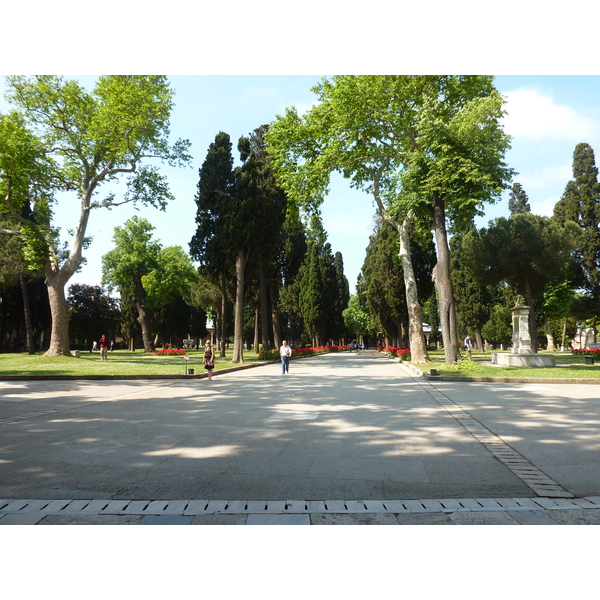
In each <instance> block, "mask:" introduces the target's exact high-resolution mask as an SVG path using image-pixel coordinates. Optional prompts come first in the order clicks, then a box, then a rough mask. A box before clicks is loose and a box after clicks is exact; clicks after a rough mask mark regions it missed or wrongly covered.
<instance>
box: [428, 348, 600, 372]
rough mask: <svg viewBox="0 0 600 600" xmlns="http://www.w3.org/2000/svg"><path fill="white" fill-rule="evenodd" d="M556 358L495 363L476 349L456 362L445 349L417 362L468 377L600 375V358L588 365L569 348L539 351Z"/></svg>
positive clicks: (489, 354)
mask: <svg viewBox="0 0 600 600" xmlns="http://www.w3.org/2000/svg"><path fill="white" fill-rule="evenodd" d="M540 354H549V355H552V356H554V357H555V358H556V367H555V368H545V367H537V368H531V367H529V368H528V367H504V366H492V364H491V360H492V357H491V352H486V353H481V352H475V351H473V360H471V361H469V360H466V359H465V360H463V361H462V362H461V363H458V364H456V365H446V364H445V363H444V351H443V350H434V351H433V352H429V357H430V358H431V359H432V361H433V362H430V363H427V364H426V365H418V367H419V368H420V369H421V370H422V371H430V370H431V369H436V370H437V372H438V375H463V376H465V377H547V378H549V379H560V378H575V379H600V359H598V358H597V357H596V358H595V363H596V364H594V365H586V364H585V358H584V357H583V356H582V355H574V354H571V353H570V352H540Z"/></svg>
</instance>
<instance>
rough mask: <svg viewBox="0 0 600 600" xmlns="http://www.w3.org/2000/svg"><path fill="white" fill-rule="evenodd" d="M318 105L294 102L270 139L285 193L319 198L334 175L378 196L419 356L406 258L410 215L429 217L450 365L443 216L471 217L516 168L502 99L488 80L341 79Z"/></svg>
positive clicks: (421, 357)
mask: <svg viewBox="0 0 600 600" xmlns="http://www.w3.org/2000/svg"><path fill="white" fill-rule="evenodd" d="M313 91H315V93H316V94H317V96H318V100H319V103H318V104H316V105H315V106H313V107H312V108H311V110H309V111H308V112H307V113H305V114H304V115H303V116H302V117H301V116H299V115H298V113H297V111H296V110H295V109H294V108H288V109H287V110H286V114H285V115H284V116H283V117H279V118H278V120H277V121H276V122H275V123H274V124H273V125H272V127H271V128H270V130H269V133H268V134H267V141H268V144H269V146H270V148H271V151H272V153H273V155H274V157H275V160H276V163H277V165H278V167H279V168H280V172H281V177H282V181H283V185H284V187H285V189H286V191H287V192H288V194H289V195H290V196H291V197H292V198H294V199H295V200H297V201H298V202H300V203H303V204H304V205H305V206H312V207H317V206H318V205H319V204H320V202H322V200H323V198H324V195H325V193H326V191H327V188H328V185H329V178H330V174H331V172H332V171H339V172H341V173H342V174H343V175H344V176H345V177H347V178H349V179H351V181H352V185H353V186H354V187H357V188H360V189H363V190H366V191H368V192H370V193H371V194H372V195H373V199H374V201H375V204H376V207H377V211H378V213H379V215H380V216H381V217H382V218H383V219H385V220H387V221H388V222H390V223H391V224H392V225H393V226H394V227H395V228H396V230H397V231H398V234H399V239H400V259H401V262H402V267H403V272H404V277H405V286H406V294H407V304H408V306H409V317H410V318H409V335H410V346H411V356H412V360H413V362H417V363H419V362H424V361H425V360H427V352H426V348H425V342H424V336H423V327H422V318H423V314H424V313H423V309H422V307H421V305H420V303H419V299H418V295H417V292H416V284H415V277H414V272H413V268H412V263H411V260H410V250H409V246H410V240H409V228H410V225H411V222H412V221H413V220H415V219H416V220H418V221H421V222H424V223H429V224H431V226H432V227H433V229H434V230H435V235H436V243H437V245H438V250H439V254H438V265H437V268H436V285H437V287H438V292H439V297H440V298H439V302H440V315H441V324H442V333H443V335H444V345H445V349H446V362H450V363H452V362H454V361H455V360H457V359H458V358H459V356H460V354H459V352H458V340H457V336H456V323H455V319H453V314H454V313H453V310H454V307H453V303H452V283H451V280H450V260H449V249H448V241H447V233H446V219H447V218H449V220H450V222H451V223H453V224H456V225H459V224H460V225H462V224H464V222H466V221H470V220H471V219H472V217H473V216H474V215H475V214H477V213H478V212H481V206H482V204H483V203H484V202H486V201H491V200H493V199H494V197H495V196H496V195H498V194H499V193H500V191H501V189H502V187H503V185H504V183H505V180H507V179H509V176H510V175H511V174H512V173H511V172H510V170H508V169H507V168H506V167H505V165H504V163H503V162H502V157H503V154H504V151H505V150H506V148H507V147H508V137H507V136H506V135H504V133H503V132H502V130H501V128H500V126H499V118H500V116H501V115H502V108H501V107H502V98H501V97H500V95H499V94H498V93H497V92H496V90H495V89H494V86H493V85H492V78H491V77H485V76H396V75H390V76H335V77H334V78H333V80H332V81H328V80H327V79H323V81H322V82H321V83H320V84H319V85H317V86H315V87H314V88H313Z"/></svg>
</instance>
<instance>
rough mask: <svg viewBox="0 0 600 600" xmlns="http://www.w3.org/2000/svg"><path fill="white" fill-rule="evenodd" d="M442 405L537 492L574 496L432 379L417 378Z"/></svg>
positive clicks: (549, 494)
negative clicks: (455, 400)
mask: <svg viewBox="0 0 600 600" xmlns="http://www.w3.org/2000/svg"><path fill="white" fill-rule="evenodd" d="M418 383H419V385H420V386H421V388H422V389H423V390H424V391H425V392H427V394H429V395H430V396H431V397H432V398H433V399H434V400H435V401H436V402H437V403H438V404H439V405H440V406H441V407H442V408H444V409H446V411H448V413H449V414H450V415H451V416H452V417H454V418H455V419H456V420H457V421H458V422H459V423H460V424H461V425H462V426H463V427H464V428H465V429H466V430H467V431H468V432H469V433H470V434H471V435H472V436H473V437H474V438H475V439H476V440H477V441H478V442H479V443H480V444H481V445H483V446H484V447H485V448H486V449H487V450H488V451H489V452H491V453H492V454H493V455H494V456H495V457H496V458H497V459H498V460H499V461H500V462H501V463H502V464H503V465H504V466H505V467H506V468H507V469H508V470H509V471H511V472H512V473H513V474H514V475H515V476H517V477H518V478H519V479H520V480H521V481H522V482H523V483H524V484H525V485H526V486H528V487H529V488H530V489H531V490H533V491H534V492H535V493H536V494H537V495H538V496H543V497H550V498H573V497H574V496H573V494H571V492H569V491H567V490H565V489H564V488H563V487H562V486H560V485H559V484H558V483H556V481H554V480H553V479H551V478H550V477H548V475H546V474H545V473H544V472H543V471H541V470H540V469H538V468H537V467H536V466H535V465H534V464H532V463H530V462H529V461H528V460H527V459H526V458H525V457H524V456H522V455H521V454H519V453H518V452H517V451H516V450H515V449H514V448H513V447H512V446H509V445H508V444H507V443H506V442H505V441H504V440H503V439H502V438H501V437H499V436H497V435H496V434H495V433H493V432H492V431H490V430H489V429H488V428H487V427H486V426H485V425H483V424H482V423H480V422H479V421H478V420H477V419H475V418H474V417H472V416H471V415H470V414H469V413H468V412H467V411H466V410H464V409H463V408H461V407H460V406H459V405H458V404H456V403H455V402H454V401H453V400H451V399H450V398H448V396H446V395H445V394H444V392H442V391H440V390H438V389H437V388H436V387H435V386H434V385H433V384H432V383H430V382H426V383H423V382H421V381H419V382H418Z"/></svg>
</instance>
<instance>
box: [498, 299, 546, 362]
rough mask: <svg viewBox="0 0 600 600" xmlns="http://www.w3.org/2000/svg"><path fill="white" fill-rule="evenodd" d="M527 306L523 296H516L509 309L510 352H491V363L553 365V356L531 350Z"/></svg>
mask: <svg viewBox="0 0 600 600" xmlns="http://www.w3.org/2000/svg"><path fill="white" fill-rule="evenodd" d="M529 308H530V307H529V306H527V305H526V304H525V302H524V300H523V296H517V304H516V305H515V306H513V307H512V308H511V309H510V311H511V314H512V330H513V334H512V342H513V347H512V350H511V351H510V353H508V354H505V353H500V352H492V364H494V365H503V366H506V367H555V366H556V359H555V358H554V356H548V355H545V354H536V353H534V352H532V351H531V335H530V333H529Z"/></svg>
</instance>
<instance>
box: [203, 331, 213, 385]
mask: <svg viewBox="0 0 600 600" xmlns="http://www.w3.org/2000/svg"><path fill="white" fill-rule="evenodd" d="M202 362H203V363H204V368H205V369H206V372H207V373H208V378H209V379H212V372H213V369H214V368H215V350H214V348H213V347H212V344H211V343H210V340H206V344H205V345H204V358H203V360H202Z"/></svg>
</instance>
